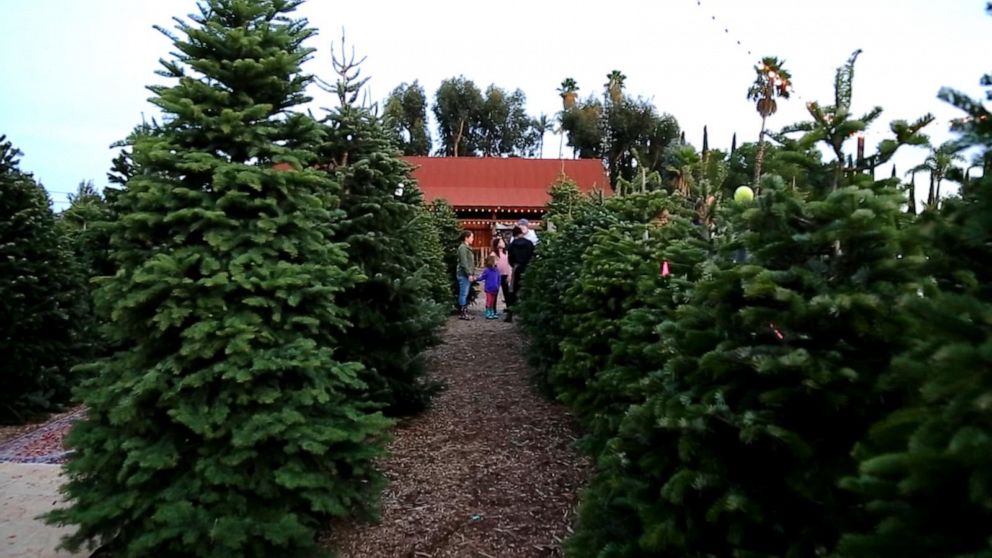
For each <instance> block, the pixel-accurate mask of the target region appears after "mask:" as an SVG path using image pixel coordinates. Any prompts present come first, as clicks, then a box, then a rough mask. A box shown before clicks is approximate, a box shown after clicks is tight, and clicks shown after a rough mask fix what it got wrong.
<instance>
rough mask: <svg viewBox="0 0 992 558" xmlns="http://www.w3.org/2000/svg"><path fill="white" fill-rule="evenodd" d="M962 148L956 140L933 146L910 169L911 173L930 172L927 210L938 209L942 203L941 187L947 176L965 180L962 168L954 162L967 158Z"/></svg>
mask: <svg viewBox="0 0 992 558" xmlns="http://www.w3.org/2000/svg"><path fill="white" fill-rule="evenodd" d="M961 150H962V146H961V145H959V144H958V143H957V142H956V141H953V140H951V141H946V142H944V143H942V144H940V146H938V147H931V148H930V153H929V154H928V155H927V158H926V159H924V160H923V162H922V163H920V164H919V165H916V166H915V167H913V168H912V169H910V170H909V174H913V173H916V172H928V173H930V177H931V180H930V190H929V192H928V193H927V204H926V209H927V210H933V209H937V207H938V205H939V204H940V187H941V184H943V182H944V179H945V178H949V177H955V176H956V177H957V181H961V182H963V181H964V177H963V175H964V173H963V171H962V169H960V168H958V167H956V166H954V163H956V162H963V161H964V160H965V158H964V157H963V156H962V155H961V153H960V152H961ZM955 171H957V172H955Z"/></svg>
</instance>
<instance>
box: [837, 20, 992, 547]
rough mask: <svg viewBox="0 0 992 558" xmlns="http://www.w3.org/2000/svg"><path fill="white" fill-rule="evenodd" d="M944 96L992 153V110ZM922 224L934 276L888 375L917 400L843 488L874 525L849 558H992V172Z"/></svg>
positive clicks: (869, 448) (869, 444) (871, 441)
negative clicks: (903, 349) (991, 541)
mask: <svg viewBox="0 0 992 558" xmlns="http://www.w3.org/2000/svg"><path fill="white" fill-rule="evenodd" d="M990 11H992V10H990ZM984 84H985V85H992V78H989V76H986V78H985V81H984ZM941 97H942V98H944V99H945V100H948V101H950V102H952V103H953V104H954V105H955V106H957V107H958V108H960V109H962V110H963V111H965V112H966V114H967V117H965V118H964V119H962V120H961V121H959V122H958V123H957V124H956V126H955V128H956V131H958V132H961V136H960V139H959V140H958V141H959V143H958V146H959V147H968V146H974V147H978V148H979V149H980V154H979V157H978V161H984V160H985V159H986V158H987V157H989V156H990V155H992V125H990V124H989V121H990V120H992V114H990V111H989V110H988V109H987V108H985V107H984V106H983V104H982V102H981V101H978V100H974V99H970V98H968V97H966V96H965V95H963V94H961V93H958V92H954V91H950V90H944V91H942V92H941ZM989 99H990V100H992V90H990V92H989ZM920 231H921V233H922V234H923V236H924V238H925V239H926V240H927V244H928V245H929V246H928V247H929V250H928V253H929V256H930V257H929V258H928V262H927V270H926V271H927V272H928V273H927V275H928V276H929V277H930V278H932V279H933V281H932V282H929V283H928V285H927V288H926V289H924V290H922V291H921V295H922V296H912V297H910V303H909V304H910V308H911V310H912V312H913V316H914V318H915V327H914V328H913V329H911V330H910V331H909V332H908V335H910V336H911V337H912V338H913V339H914V342H913V346H912V347H911V348H910V349H908V350H907V351H906V352H905V353H904V354H902V355H900V356H899V357H898V358H897V359H895V360H894V362H893V366H892V369H891V371H890V372H889V373H888V374H887V375H886V377H885V378H884V383H885V384H886V385H887V386H888V387H889V388H890V389H898V390H900V391H901V392H903V393H904V394H905V396H906V398H907V404H906V406H905V407H903V408H901V409H898V410H897V411H895V412H893V413H892V414H891V415H889V416H888V417H886V418H885V419H883V420H880V421H879V422H878V423H877V424H876V425H875V426H874V427H873V428H872V429H871V432H870V435H869V436H868V437H867V438H866V439H865V440H864V441H863V442H862V443H861V444H860V445H859V447H858V449H857V451H856V455H857V457H858V458H859V460H860V468H859V471H858V473H859V474H858V475H856V476H855V475H852V477H851V478H848V479H846V480H845V482H844V486H845V487H846V488H848V489H850V490H852V491H853V492H854V493H856V494H858V495H859V496H860V497H861V499H862V501H863V502H864V505H865V508H866V509H867V510H868V512H869V514H870V520H871V521H870V523H869V524H867V525H865V526H863V527H862V528H861V529H859V530H852V532H850V533H848V534H847V535H846V536H845V537H844V539H843V540H842V543H841V545H840V547H839V553H838V554H839V555H840V556H845V557H868V556H905V557H909V558H916V557H920V558H922V557H948V558H949V557H956V558H965V557H988V556H992V547H990V545H989V537H990V534H992V533H990V529H989V525H990V521H992V504H990V502H992V457H990V456H992V453H990V451H989V449H990V447H989V440H990V437H992V414H990V412H989V406H988V404H987V402H988V401H989V400H990V399H992V341H990V340H992V288H990V285H992V264H990V262H992V177H990V175H989V174H987V173H986V174H985V175H984V177H983V178H982V179H981V180H977V181H973V182H968V181H966V182H965V183H964V184H963V185H962V189H961V193H960V197H959V198H957V199H949V200H947V201H946V202H945V203H944V204H943V206H942V209H941V211H940V212H939V214H936V215H935V214H934V213H929V214H925V215H924V216H923V217H922V218H921V227H920Z"/></svg>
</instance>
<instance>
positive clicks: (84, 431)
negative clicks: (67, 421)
mask: <svg viewBox="0 0 992 558" xmlns="http://www.w3.org/2000/svg"><path fill="white" fill-rule="evenodd" d="M299 4H300V2H299V1H293V0H251V1H249V0H207V1H204V2H202V3H201V4H200V6H199V12H198V13H196V14H193V15H191V16H189V18H190V20H188V21H187V20H180V19H177V20H176V22H177V30H178V33H176V34H173V33H170V32H168V31H165V30H162V31H163V33H165V34H167V35H168V36H169V37H170V38H172V39H173V42H174V46H175V54H174V58H173V59H171V60H164V61H163V62H162V70H161V72H160V73H161V74H162V75H163V76H164V77H166V78H168V79H169V80H170V81H171V84H169V85H156V86H152V87H150V88H149V89H150V90H151V91H152V92H153V93H154V96H153V97H152V99H151V101H152V102H153V103H154V104H155V105H157V106H158V107H160V108H161V109H162V111H163V112H164V113H165V118H164V120H163V123H162V124H161V125H160V126H158V127H157V128H156V129H154V130H152V131H150V132H148V133H142V134H136V135H135V136H134V138H133V139H134V142H133V147H132V152H131V156H130V158H131V160H132V161H131V164H132V165H133V168H132V169H131V171H129V174H130V176H129V179H128V180H127V183H126V188H125V189H124V190H123V191H122V193H121V194H120V195H119V196H118V199H117V201H116V206H117V207H118V209H119V210H120V211H121V216H120V218H119V219H117V220H116V221H115V222H114V223H113V225H112V226H111V241H112V245H113V247H114V250H115V251H114V261H113V263H114V266H115V268H116V273H115V275H114V276H113V277H111V278H109V279H107V280H106V281H105V282H104V285H103V286H102V288H101V292H100V298H99V303H100V304H101V305H102V306H103V307H104V308H105V311H106V312H107V313H108V314H110V315H112V316H113V329H112V333H113V338H112V341H113V342H114V343H115V345H116V346H119V349H118V350H117V351H116V352H115V353H114V354H113V355H111V356H110V357H108V358H106V359H104V360H102V361H99V362H97V363H95V364H93V365H91V366H89V367H88V370H89V371H91V372H92V373H93V378H92V379H91V380H89V381H88V382H87V383H86V384H85V385H84V386H83V389H82V390H81V395H82V397H83V400H84V401H85V403H86V405H87V408H88V411H87V414H86V417H85V419H84V420H82V421H80V422H79V423H78V424H77V425H76V426H75V428H74V429H73V430H72V432H71V433H70V434H69V438H68V442H69V444H70V445H71V447H72V448H73V449H74V454H73V456H72V458H71V459H70V461H69V463H68V464H67V466H66V471H67V474H68V482H67V484H66V485H65V486H64V494H65V496H66V497H67V500H68V503H67V506H66V507H64V508H62V509H59V510H56V511H55V512H52V513H51V514H49V515H48V517H47V519H48V521H50V522H53V523H60V524H73V525H75V526H76V527H77V529H76V531H75V532H74V533H73V534H72V535H70V536H69V537H67V538H66V539H65V541H64V545H65V546H66V547H67V548H69V549H76V548H79V547H80V546H82V545H83V544H87V545H90V546H92V545H102V546H103V547H104V548H105V549H106V550H107V551H108V552H110V553H111V554H113V555H115V556H273V555H282V556H290V555H291V556H306V555H309V554H311V553H313V552H314V542H313V541H314V535H315V532H316V530H317V529H319V528H320V527H321V526H322V525H323V521H324V519H325V518H326V517H327V516H343V515H347V514H349V513H352V512H355V511H361V510H365V509H368V508H369V507H370V505H371V504H372V503H373V502H374V499H375V496H376V495H377V490H378V487H379V486H380V482H379V477H378V476H377V475H376V473H375V472H374V469H373V465H372V459H373V458H374V457H375V456H377V455H379V454H380V453H381V440H380V438H381V436H382V433H383V430H384V429H385V428H386V427H387V425H388V421H387V420H386V419H384V418H383V417H382V416H381V415H380V414H378V413H374V412H371V411H370V410H369V409H368V405H367V404H366V403H363V402H362V401H361V399H360V396H361V395H362V394H363V393H364V391H365V389H366V388H365V386H364V385H363V384H362V383H361V381H360V374H361V369H360V365H359V364H357V363H353V362H346V361H342V360H341V359H339V358H338V357H337V356H336V354H335V350H336V347H337V343H338V342H337V339H336V337H337V336H338V335H340V331H341V330H342V329H343V328H344V327H345V326H346V325H347V321H346V320H347V316H346V314H345V312H344V310H343V309H342V307H341V305H340V304H339V303H338V298H339V296H340V294H341V293H342V292H343V291H344V290H345V289H347V288H349V287H350V286H352V285H353V284H354V283H355V282H356V281H358V280H360V279H361V276H360V274H359V273H358V271H357V270H355V269H354V268H352V267H351V266H349V265H348V262H347V255H346V251H345V247H344V246H342V245H341V244H339V243H335V242H334V241H333V238H332V235H333V232H334V228H335V227H336V226H337V224H338V223H339V221H340V218H341V214H340V213H339V212H338V211H337V210H335V206H336V204H337V203H338V202H337V191H338V186H337V184H336V183H335V182H333V181H332V180H330V179H329V178H328V177H327V176H326V175H325V174H324V173H323V172H321V171H317V170H312V169H311V168H310V167H311V166H312V165H313V164H314V163H315V162H316V156H315V152H314V151H313V148H312V146H315V145H317V144H318V143H319V141H320V139H321V135H322V132H321V129H320V127H319V125H318V124H317V123H316V122H315V121H313V120H312V119H311V118H310V117H308V116H306V115H302V114H298V113H292V112H290V109H292V108H293V107H295V106H297V105H300V104H301V103H305V102H307V101H308V100H309V99H308V97H307V96H306V95H305V93H304V89H305V87H306V86H307V84H308V83H310V81H311V80H310V77H309V76H307V75H304V74H301V73H300V65H301V64H302V63H303V62H304V61H305V60H307V59H308V58H309V56H310V54H311V52H312V49H310V48H308V47H306V46H304V42H305V41H306V40H307V39H308V38H309V37H311V36H312V35H313V34H314V31H313V30H311V29H309V28H308V27H307V22H306V21H305V20H302V19H293V18H292V12H293V11H294V9H295V8H296V7H297V6H298V5H299ZM276 165H281V168H274V167H275V166H276ZM356 396H357V397H356Z"/></svg>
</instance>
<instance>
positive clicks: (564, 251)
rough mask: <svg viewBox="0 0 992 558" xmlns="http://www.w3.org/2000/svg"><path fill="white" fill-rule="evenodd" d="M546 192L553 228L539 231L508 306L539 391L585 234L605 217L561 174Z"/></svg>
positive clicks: (598, 201)
mask: <svg viewBox="0 0 992 558" xmlns="http://www.w3.org/2000/svg"><path fill="white" fill-rule="evenodd" d="M550 194H551V201H550V203H549V204H548V212H547V213H546V214H545V219H547V220H548V221H549V222H551V223H553V224H554V231H551V230H549V231H548V232H546V233H544V234H543V235H541V249H540V250H537V251H536V252H535V254H534V259H533V260H532V261H531V263H530V265H529V266H528V268H527V274H526V278H525V286H524V289H522V291H521V292H522V293H523V294H522V295H521V300H520V302H519V304H518V307H517V308H515V309H514V311H515V312H517V313H519V315H520V317H521V322H522V325H523V328H524V330H525V331H526V332H527V335H528V338H529V343H528V355H529V359H530V361H531V364H533V365H534V367H535V369H536V371H535V376H534V382H535V384H536V385H537V386H538V387H539V388H540V389H541V390H542V391H545V392H548V391H549V389H550V387H549V386H550V384H549V378H548V374H549V372H550V369H551V367H552V366H553V365H554V364H555V363H556V362H558V361H559V360H560V359H561V350H560V349H559V343H560V341H561V340H562V338H563V337H564V330H563V323H562V320H563V318H564V315H565V306H564V305H563V304H562V301H563V300H564V297H565V293H566V292H567V291H568V289H569V288H570V287H571V286H572V285H573V284H574V283H575V281H576V280H577V279H578V276H579V272H580V271H581V267H582V253H583V252H584V251H585V249H586V247H587V245H586V240H585V239H587V238H589V237H590V236H591V235H592V234H593V233H594V232H595V231H596V230H597V228H605V227H606V226H607V225H608V224H609V222H610V215H609V212H608V211H607V210H606V207H605V203H604V201H603V199H602V198H601V197H592V196H588V197H583V196H582V195H581V194H580V193H579V189H578V186H576V185H575V183H574V182H571V181H570V180H568V179H567V178H564V177H563V178H561V179H560V180H559V181H558V182H557V183H556V184H553V185H552V186H551V190H550Z"/></svg>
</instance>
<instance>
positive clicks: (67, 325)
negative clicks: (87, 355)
mask: <svg viewBox="0 0 992 558" xmlns="http://www.w3.org/2000/svg"><path fill="white" fill-rule="evenodd" d="M20 155H21V152H20V150H18V149H16V148H14V147H13V145H12V144H11V143H10V142H9V141H7V138H6V136H0V315H2V316H3V319H2V320H0V378H2V382H3V386H4V388H3V390H0V422H3V423H6V422H23V421H25V420H27V419H29V418H31V417H33V416H35V415H36V414H38V413H41V412H44V411H50V410H53V409H56V408H58V404H59V403H61V402H64V401H65V400H66V398H67V397H68V395H69V385H70V382H69V376H68V375H69V368H70V366H72V364H73V362H74V360H75V358H76V355H77V353H78V349H79V341H78V338H77V331H76V327H77V324H76V322H75V321H74V318H76V317H78V316H77V315H76V314H77V312H76V310H77V308H78V305H77V303H76V300H77V297H78V296H79V295H80V294H81V293H80V292H79V290H78V287H79V285H78V277H77V275H76V273H75V268H74V266H73V265H72V260H71V255H70V253H69V252H68V249H67V246H66V243H65V242H64V239H63V237H62V235H61V234H60V232H59V230H58V229H57V227H56V221H55V216H54V215H53V214H52V209H51V200H50V199H49V198H48V193H47V192H45V190H44V188H42V187H41V185H39V184H38V183H37V182H35V180H34V178H33V177H32V176H31V175H30V174H28V173H25V172H23V171H22V170H21V169H20V165H19V158H20Z"/></svg>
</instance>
